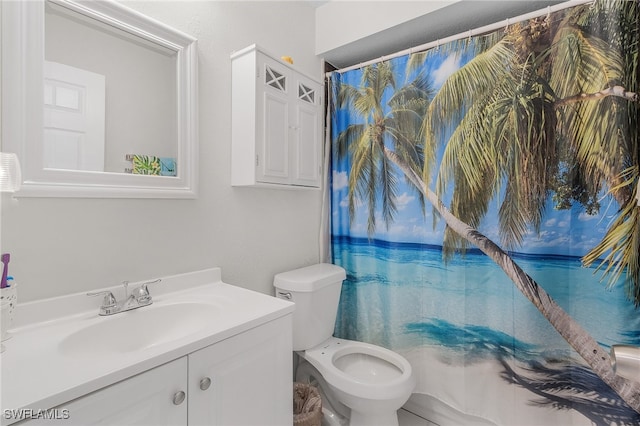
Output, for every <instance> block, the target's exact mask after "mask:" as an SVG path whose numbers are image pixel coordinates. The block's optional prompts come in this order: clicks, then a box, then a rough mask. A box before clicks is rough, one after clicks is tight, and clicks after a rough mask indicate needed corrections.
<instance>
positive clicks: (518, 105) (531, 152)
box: [336, 2, 640, 413]
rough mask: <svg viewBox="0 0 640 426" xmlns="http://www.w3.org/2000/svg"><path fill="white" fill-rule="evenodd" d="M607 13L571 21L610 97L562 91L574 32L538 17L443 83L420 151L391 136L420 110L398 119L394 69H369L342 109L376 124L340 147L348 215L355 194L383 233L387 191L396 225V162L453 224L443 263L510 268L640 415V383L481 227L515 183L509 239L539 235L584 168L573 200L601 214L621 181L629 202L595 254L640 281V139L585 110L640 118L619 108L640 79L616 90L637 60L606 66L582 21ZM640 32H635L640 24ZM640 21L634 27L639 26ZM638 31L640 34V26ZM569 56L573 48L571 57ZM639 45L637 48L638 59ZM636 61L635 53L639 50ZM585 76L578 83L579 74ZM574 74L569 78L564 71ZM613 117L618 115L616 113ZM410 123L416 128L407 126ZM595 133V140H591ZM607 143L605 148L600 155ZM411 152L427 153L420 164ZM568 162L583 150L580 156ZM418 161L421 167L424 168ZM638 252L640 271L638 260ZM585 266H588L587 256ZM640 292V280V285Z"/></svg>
mask: <svg viewBox="0 0 640 426" xmlns="http://www.w3.org/2000/svg"><path fill="white" fill-rule="evenodd" d="M630 3H633V4H634V5H633V6H632V8H633V7H636V6H635V5H636V2H630ZM598 8H599V7H598ZM598 8H591V9H587V10H585V9H584V8H581V9H578V10H576V11H574V13H572V14H569V15H568V17H567V18H566V19H565V24H568V25H571V26H572V29H573V33H571V36H572V37H577V40H580V42H581V43H582V44H580V47H581V48H583V49H585V50H586V51H585V52H583V55H580V58H581V59H582V61H583V63H584V64H585V65H588V66H589V67H590V71H589V72H588V73H587V72H582V75H581V77H582V78H583V79H585V80H590V79H594V76H593V74H592V73H591V72H592V71H593V72H595V71H598V70H599V71H600V72H601V73H604V79H603V80H602V81H600V82H599V83H598V82H595V83H593V85H596V86H597V85H598V84H600V86H602V85H604V87H605V88H604V89H603V88H602V87H600V88H599V89H598V90H594V91H592V92H591V91H585V89H587V88H589V87H591V86H589V85H587V84H586V83H577V86H576V87H577V88H579V89H580V90H575V89H576V87H574V92H571V88H570V87H568V86H567V87H565V88H564V89H563V88H562V87H560V86H554V83H555V80H557V79H560V77H561V76H562V75H563V71H562V68H561V65H560V64H561V63H562V62H561V61H554V60H553V59H554V55H558V56H559V55H561V53H562V49H563V45H564V44H565V43H568V41H567V40H569V36H568V35H567V34H563V32H564V30H563V31H560V30H558V28H564V27H563V25H558V24H555V23H553V22H550V21H549V20H534V21H533V22H531V23H530V25H529V26H526V27H525V26H523V25H517V26H513V27H512V28H510V29H509V31H508V32H507V34H506V35H505V36H504V37H502V38H501V40H500V41H499V42H497V43H494V44H492V43H483V46H482V47H483V48H486V50H484V51H483V52H482V53H480V54H479V55H478V56H476V57H475V58H474V59H473V60H472V61H470V62H469V63H468V64H467V65H466V66H465V67H463V68H461V69H460V70H459V71H457V72H456V73H455V74H454V75H452V76H451V77H450V78H449V79H448V80H447V82H445V83H444V84H443V86H442V88H441V89H440V91H439V92H438V93H437V95H436V96H435V97H434V98H433V100H432V101H431V102H430V104H429V107H428V111H427V113H426V114H425V117H426V119H425V122H424V129H425V140H424V141H423V142H422V143H420V142H419V141H418V140H416V139H413V137H414V136H415V135H416V129H415V126H412V125H407V126H403V127H402V128H403V129H404V131H403V132H398V133H397V134H394V133H393V132H391V131H387V126H388V124H389V123H390V122H392V121H393V120H392V119H393V118H396V117H397V118H399V117H400V114H396V113H395V112H394V108H395V109H397V110H398V111H403V113H402V115H406V116H411V114H410V113H407V112H406V111H404V110H403V108H402V106H401V105H400V103H398V105H396V106H394V107H392V111H391V112H390V113H389V114H388V115H386V116H385V115H384V114H383V107H382V104H381V100H382V95H383V93H384V92H385V90H386V89H388V88H395V81H394V79H393V73H392V72H391V70H390V66H389V65H388V64H386V63H382V64H379V65H378V66H369V67H367V68H366V69H365V70H364V73H363V79H362V85H361V88H360V89H357V88H355V87H352V86H349V85H341V86H340V87H339V92H338V99H337V101H338V105H339V106H344V105H346V104H348V103H351V104H352V105H353V106H354V108H355V110H356V111H357V112H358V113H359V114H360V115H361V116H363V117H365V118H366V124H363V125H352V126H350V127H349V128H348V129H346V130H345V131H344V132H343V133H341V134H340V136H339V137H338V139H337V144H336V148H337V155H338V156H344V155H346V154H347V152H348V150H350V152H351V155H352V158H353V160H352V161H353V167H352V170H351V172H350V177H349V205H350V213H351V215H353V213H354V209H355V207H354V206H355V197H359V198H362V199H366V200H368V203H369V223H368V227H369V231H370V232H373V230H374V229H375V207H376V202H377V195H376V194H377V189H378V188H380V191H381V194H382V195H381V197H382V201H383V218H384V220H385V222H386V223H387V224H388V223H389V222H390V221H392V220H393V213H394V212H395V204H394V198H395V182H396V181H395V178H394V176H393V173H394V170H393V168H391V167H390V163H393V164H395V165H396V166H397V167H398V168H399V169H400V170H401V171H402V173H403V175H404V177H405V179H407V180H408V181H409V182H411V183H412V184H413V186H415V188H417V189H418V190H419V191H420V193H422V194H423V195H424V197H425V198H426V199H427V200H428V201H429V202H430V204H432V206H433V207H434V209H435V210H436V211H437V212H438V214H439V215H440V217H442V218H443V219H444V220H445V222H446V224H447V230H446V236H445V241H444V250H445V255H447V256H448V255H451V253H453V251H454V250H455V249H460V248H462V249H464V248H465V247H466V246H467V245H468V244H473V245H475V246H477V247H478V248H479V249H480V250H481V251H482V252H483V253H485V254H486V255H487V256H489V257H490V258H491V259H492V260H493V261H494V262H495V263H496V264H497V265H498V266H500V267H501V268H502V269H503V271H504V272H505V273H506V274H507V276H509V278H510V279H511V280H512V281H513V282H514V284H515V285H516V287H517V288H518V289H519V290H520V291H521V292H522V293H523V294H524V295H525V296H526V297H527V298H528V299H529V300H530V301H531V302H532V303H533V304H534V305H535V306H536V307H537V308H538V309H539V311H540V312H541V313H542V315H543V316H544V317H545V318H546V319H547V320H548V321H549V322H550V323H551V324H552V325H553V326H554V327H555V328H556V330H557V331H558V332H559V333H560V334H561V335H562V336H563V338H564V339H565V340H566V341H567V342H568V343H569V344H570V345H571V347H573V348H574V349H575V350H576V352H577V353H578V354H579V355H580V356H581V357H582V358H583V359H584V360H585V361H586V362H587V364H588V365H589V366H590V367H591V368H592V369H593V371H594V372H595V373H596V374H597V375H598V376H599V377H600V378H601V379H602V380H603V381H604V382H605V383H607V384H608V385H609V386H610V387H611V388H612V389H613V390H614V391H616V392H617V393H618V394H619V395H620V397H621V398H622V399H623V400H624V401H625V402H626V403H627V404H628V405H629V406H630V407H631V408H633V409H634V410H636V411H637V412H639V413H640V383H638V382H632V381H628V380H626V379H624V378H622V377H619V376H617V375H615V374H614V372H613V370H612V368H611V363H610V358H609V355H608V353H607V352H606V351H604V349H603V348H602V347H601V346H600V345H599V344H598V343H597V342H596V341H595V340H594V339H593V338H592V337H591V336H590V335H589V334H588V333H587V332H586V330H584V329H583V328H582V327H581V326H580V325H579V324H578V323H577V322H576V321H575V320H573V318H571V316H569V315H568V314H567V313H566V312H565V311H564V310H563V309H562V308H560V306H558V305H557V303H556V302H555V301H554V300H553V299H552V298H551V297H550V296H549V295H548V294H547V293H546V292H545V291H544V289H543V288H542V287H540V286H539V285H538V284H537V283H536V282H535V281H534V280H533V279H532V278H531V277H530V276H529V275H527V274H526V273H525V272H524V271H523V270H522V269H521V268H520V267H519V266H518V265H517V264H516V263H515V262H514V261H513V259H511V258H510V257H509V255H508V254H507V253H506V252H505V251H504V250H502V249H501V248H500V247H499V246H498V245H497V244H495V243H494V242H493V241H491V240H490V239H489V238H487V237H486V236H484V235H482V234H481V233H480V232H478V231H477V230H476V229H475V228H476V227H477V226H478V224H479V223H480V220H481V219H482V217H483V216H484V215H485V214H486V212H487V210H488V203H489V201H491V200H492V199H493V198H495V197H496V196H497V195H498V193H499V191H500V189H501V185H505V195H504V199H503V201H502V203H501V208H500V212H499V215H500V225H501V226H500V228H501V238H502V240H503V242H504V243H505V244H506V246H507V247H514V246H516V245H518V243H520V242H521V241H522V238H523V236H524V233H525V232H526V230H527V227H528V226H529V225H532V226H533V227H534V228H535V229H537V228H538V227H539V225H540V221H541V219H542V213H543V209H544V205H545V203H546V200H547V196H548V194H549V192H550V191H551V190H552V189H554V188H559V187H560V186H561V185H560V183H566V182H564V181H563V180H562V179H559V178H558V176H562V172H563V171H565V170H573V169H577V170H578V171H580V172H581V173H579V174H577V175H576V174H574V175H571V176H570V177H571V179H572V180H573V186H574V187H576V190H574V191H569V192H565V193H564V196H565V197H569V198H571V199H574V200H576V201H580V202H583V204H585V206H588V207H590V208H597V205H596V203H597V199H596V197H597V196H598V195H597V194H598V192H599V190H600V189H601V187H602V182H603V181H604V182H607V183H613V185H610V188H611V192H612V194H613V196H614V197H616V199H618V200H620V201H622V202H621V203H620V205H621V206H623V209H622V212H621V214H620V218H622V219H619V222H620V223H618V222H616V223H614V224H613V225H612V229H610V230H609V232H608V234H607V235H606V236H605V238H604V240H603V242H602V243H601V244H600V245H599V246H598V247H596V248H594V250H593V251H592V253H590V255H592V256H593V255H594V254H597V253H601V252H604V251H607V250H610V251H611V253H616V254H613V255H610V256H612V257H611V258H610V260H615V261H616V262H617V263H616V265H618V266H614V267H613V268H614V272H615V273H616V274H618V275H619V274H620V273H621V271H622V270H625V269H629V270H630V269H631V268H633V267H635V268H636V270H635V272H634V271H630V275H631V276H632V279H634V278H633V276H634V273H635V274H636V275H635V276H636V277H637V274H638V272H637V269H638V264H637V253H638V241H640V239H638V238H637V235H638V232H639V231H638V228H640V226H637V225H638V220H637V214H638V213H637V209H632V208H631V207H629V205H630V203H631V201H634V200H633V199H632V197H631V196H630V194H631V193H632V191H630V190H629V187H630V185H631V183H632V182H637V175H638V158H637V156H638V150H637V147H638V145H637V136H635V137H632V138H631V140H620V138H618V137H614V135H618V134H619V133H620V132H619V128H618V127H617V126H616V124H615V123H617V122H619V121H620V120H614V121H613V123H614V124H613V125H609V124H607V123H602V121H603V120H602V119H601V118H600V116H598V115H597V114H596V112H591V109H593V106H591V105H587V106H584V107H582V106H583V105H586V104H587V103H589V102H590V101H592V100H598V102H601V101H600V100H601V99H603V98H604V99H608V102H612V103H614V105H616V108H612V109H613V110H614V111H613V112H611V114H617V115H616V118H620V116H622V115H627V114H628V116H629V117H631V116H632V115H633V114H632V113H631V112H629V111H628V110H627V109H625V108H620V107H621V106H623V105H619V103H620V102H623V103H624V102H629V101H632V102H633V101H637V96H635V98H634V94H633V93H631V92H629V91H628V90H626V89H625V87H627V88H632V87H637V85H634V84H635V83H636V82H635V80H633V81H629V82H626V83H627V86H621V85H618V84H614V83H616V82H620V83H623V81H622V79H623V77H624V76H623V74H624V73H622V72H618V71H620V70H625V71H626V70H627V69H628V68H631V67H632V65H630V64H629V63H631V62H633V59H631V60H629V61H628V62H625V58H624V57H623V58H622V59H621V60H620V61H619V65H618V60H617V59H613V60H612V61H611V63H609V62H608V61H603V58H607V57H608V56H604V55H605V53H608V55H609V56H611V55H612V53H611V52H607V50H606V48H607V46H605V44H604V43H602V42H601V40H600V41H599V40H598V39H597V38H596V37H595V36H594V35H593V34H588V33H587V32H586V31H585V30H584V28H582V27H580V26H579V25H578V24H580V23H582V24H583V25H584V23H585V22H588V21H589V15H593V14H594V13H595V12H594V9H598ZM627 12H632V13H633V11H627ZM635 12H636V13H635V14H631V15H630V16H633V17H635V18H634V19H637V16H638V15H637V11H635ZM621 15H622V14H621ZM598 16H599V15H598ZM593 19H594V18H591V20H593ZM634 22H635V21H634ZM633 25H636V26H637V24H635V23H634V24H633ZM633 25H630V26H629V27H630V28H636V27H633ZM554 27H555V28H554ZM635 31H636V33H635V34H636V35H637V28H636V29H635ZM552 36H553V37H552ZM549 37H552V38H549ZM544 38H547V39H546V40H545V39H544ZM549 40H553V43H551V46H552V47H551V49H549V48H548V47H547V46H549ZM636 40H637V38H636ZM525 47H526V48H525ZM573 47H575V45H574V46H573ZM571 48H572V47H571V46H569V47H565V49H568V50H571ZM637 48H638V45H637V42H636V44H635V49H636V50H635V61H636V63H637V57H638V56H637ZM594 52H598V53H599V56H597V57H596V58H597V60H589V58H588V56H589V55H591V54H593V53H594ZM582 56H585V58H582ZM630 56H632V57H633V54H632V55H630ZM598 60H599V62H600V68H598V63H597V62H598ZM602 63H605V64H606V65H602ZM554 65H555V66H556V69H554ZM636 66H637V65H636ZM576 72H577V73H576V77H575V78H576V79H577V78H578V75H580V72H578V71H577V70H576ZM564 75H565V78H566V74H564ZM595 78H596V79H597V78H599V77H595ZM607 85H608V86H607ZM619 87H622V89H620V88H619ZM569 93H571V94H569ZM609 98H619V99H609ZM609 107H610V108H611V105H609ZM405 109H408V108H405ZM605 109H606V108H605ZM620 110H622V112H620ZM596 111H599V112H602V109H597V108H596ZM589 114H591V115H589ZM636 114H637V112H636ZM418 115H419V113H418ZM606 117H607V118H608V119H611V118H612V115H607V116H606ZM629 117H625V118H626V119H627V121H626V122H629ZM587 118H593V119H596V118H597V119H598V120H594V122H593V123H590V126H591V130H580V129H578V127H579V125H578V124H579V122H582V121H584V120H585V119H587ZM572 120H573V121H572ZM451 122H453V123H458V122H459V124H458V126H457V127H456V129H455V130H454V132H453V134H452V136H451V137H450V139H449V141H448V143H447V145H446V149H445V153H444V158H443V160H442V162H441V166H440V170H439V173H438V180H437V184H436V187H437V191H438V192H439V193H442V192H443V191H444V189H445V188H446V187H447V186H448V185H449V183H450V182H453V184H454V192H453V199H452V202H451V210H449V209H448V208H447V207H446V206H445V205H444V204H443V203H442V202H441V200H440V197H439V196H438V194H436V193H435V192H434V191H432V190H431V189H430V188H429V183H430V176H431V173H432V170H433V165H434V153H435V146H436V144H437V143H438V141H439V140H440V138H441V136H442V134H441V133H439V132H440V131H441V130H440V129H443V128H446V127H447V124H446V123H451ZM410 123H413V121H411V120H410V121H408V122H406V124H410ZM436 123H438V125H437V126H436ZM561 123H568V124H561ZM581 124H584V123H581ZM635 124H637V116H636V117H635V122H633V121H632V125H635ZM594 126H599V127H597V128H596V127H594ZM390 128H391V126H390ZM634 128H637V127H634ZM591 132H596V133H595V135H592V134H591ZM397 135H402V137H398V136H397ZM388 136H392V137H391V138H390V139H389V140H387V141H388V142H391V143H385V140H386V137H388ZM606 136H609V138H608V139H607V138H606ZM560 138H563V139H565V140H566V142H564V143H565V144H567V145H568V146H569V149H568V150H565V151H563V150H562V149H561V148H560V147H561V146H562V145H563V144H561V143H560V140H561V139H560ZM597 141H600V146H599V147H598V146H597V144H596V142H597ZM411 142H412V143H413V144H414V145H415V146H416V147H418V146H422V151H420V150H419V149H418V148H411V147H410V146H409V145H410V144H411ZM603 145H606V146H607V147H608V150H607V151H606V152H607V153H608V154H612V153H614V152H615V153H617V154H621V153H622V154H625V153H627V154H628V157H633V156H634V155H635V159H633V158H626V157H625V158H623V159H622V160H620V159H619V158H618V157H615V158H614V156H612V158H605V159H604V161H601V162H598V161H594V156H595V157H599V156H600V157H601V156H602V152H603V150H602V149H601V148H602V146H603ZM612 145H613V146H612ZM634 147H635V150H634ZM585 150H586V152H585ZM590 150H591V151H590ZM413 152H415V153H417V155H415V156H412V155H411V153H413ZM570 154H574V157H575V159H573V158H572V157H571V155H570ZM420 160H421V161H422V164H421V165H422V169H420V168H419V167H418V166H419V165H420ZM623 167H624V168H623ZM634 167H635V169H634ZM565 176H567V174H565ZM505 182H506V183H505ZM558 193H559V194H560V191H558ZM565 201H566V200H565ZM385 205H386V207H385ZM630 210H634V211H630ZM629 230H631V231H633V232H632V233H631V236H629V234H627V233H625V232H628V231H629ZM621 234H622V235H624V236H627V237H626V238H625V239H623V240H617V241H616V240H615V238H616V236H619V235H621ZM634 238H635V240H634ZM634 244H635V246H634ZM617 253H622V255H621V256H619V255H618V254H617ZM634 254H635V262H636V263H635V264H634V263H633V262H634V260H633V259H632V257H633V255H634ZM592 261H593V260H592ZM586 262H589V258H588V256H587V258H586ZM625 262H627V263H625ZM619 265H622V266H619ZM637 287H638V286H637V281H636V289H637Z"/></svg>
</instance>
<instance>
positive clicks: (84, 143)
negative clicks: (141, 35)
mask: <svg viewBox="0 0 640 426" xmlns="http://www.w3.org/2000/svg"><path fill="white" fill-rule="evenodd" d="M104 123H105V77H104V76H103V75H100V74H96V73H93V72H89V71H85V70H82V69H79V68H74V67H71V66H68V65H64V64H59V63H57V62H49V61H45V66H44V145H43V152H42V157H43V162H44V164H43V166H44V167H45V168H52V169H70V170H94V171H104V139H105V134H104V128H105V127H104V126H105V124H104Z"/></svg>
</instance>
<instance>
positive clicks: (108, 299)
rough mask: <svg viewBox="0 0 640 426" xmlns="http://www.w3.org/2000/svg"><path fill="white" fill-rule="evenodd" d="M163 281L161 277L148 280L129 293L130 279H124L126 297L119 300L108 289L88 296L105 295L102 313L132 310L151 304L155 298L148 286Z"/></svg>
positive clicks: (101, 308)
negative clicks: (152, 296)
mask: <svg viewBox="0 0 640 426" xmlns="http://www.w3.org/2000/svg"><path fill="white" fill-rule="evenodd" d="M160 281H162V280H161V279H160V278H158V279H157V280H153V281H147V282H146V283H143V284H141V285H140V287H138V288H136V289H135V290H133V291H132V292H131V294H129V281H124V282H123V283H122V285H124V299H123V300H121V301H120V302H118V300H117V299H116V298H115V296H114V295H113V293H112V292H111V291H109V290H107V291H97V292H94V293H87V296H104V299H102V306H100V315H101V316H105V315H114V314H118V313H120V312H126V311H130V310H132V309H137V308H141V307H143V306H147V305H151V304H152V303H153V299H152V298H151V294H150V293H149V289H148V288H147V286H148V285H149V284H154V283H159V282H160Z"/></svg>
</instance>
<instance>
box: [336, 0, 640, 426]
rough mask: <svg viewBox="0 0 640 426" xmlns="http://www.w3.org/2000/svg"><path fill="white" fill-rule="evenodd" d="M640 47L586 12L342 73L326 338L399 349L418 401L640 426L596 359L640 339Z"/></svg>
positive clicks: (595, 10) (610, 14)
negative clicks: (335, 286) (340, 278)
mask: <svg viewBox="0 0 640 426" xmlns="http://www.w3.org/2000/svg"><path fill="white" fill-rule="evenodd" d="M638 44H639V35H638V3H637V2H635V1H607V2H597V3H594V4H588V5H582V6H576V7H573V8H571V9H567V10H564V11H561V12H555V13H553V14H551V15H548V16H542V17H540V18H537V19H532V20H530V21H527V22H520V23H514V24H512V25H510V26H509V27H508V28H506V29H505V30H501V31H497V32H494V33H492V34H485V35H482V36H478V37H473V38H470V39H466V40H460V41H458V42H454V43H450V44H448V45H445V46H440V47H438V48H435V49H432V50H430V51H427V52H424V53H420V54H414V55H412V56H411V57H403V58H398V59H396V60H393V61H388V62H381V63H378V64H375V65H371V66H368V67H366V68H364V69H362V70H358V71H352V72H349V73H345V74H342V75H336V76H335V77H334V84H333V87H332V90H333V93H334V94H335V108H334V122H333V147H334V151H333V153H334V161H333V168H334V169H333V199H332V203H333V225H332V234H333V236H332V241H333V255H334V262H335V263H337V264H341V265H343V266H344V267H345V268H346V269H347V271H348V279H347V281H346V282H345V285H344V286H343V296H342V299H341V307H340V311H339V319H338V323H337V325H336V333H337V335H340V336H342V337H347V338H355V339H359V340H367V341H372V342H374V343H377V344H382V345H385V346H388V347H391V348H393V349H396V350H398V351H400V352H401V353H404V354H405V355H406V356H407V357H408V358H409V359H410V360H411V361H412V365H413V366H414V369H415V370H416V371H417V373H418V374H419V375H420V376H419V383H418V389H417V392H416V395H415V396H414V397H413V398H412V401H413V402H414V405H415V406H418V407H420V406H421V405H422V406H426V405H428V404H433V403H434V402H433V401H434V400H437V401H438V403H443V404H447V405H449V406H451V407H453V408H454V409H456V410H458V411H461V412H464V413H467V414H468V415H471V416H476V417H474V418H476V420H477V419H486V420H487V421H490V422H496V423H498V424H545V423H544V421H542V420H541V417H540V413H546V414H545V415H548V416H551V417H549V419H548V420H549V421H552V422H553V421H560V420H558V419H560V418H562V416H565V417H566V418H564V420H562V421H569V420H570V421H571V422H572V424H581V423H580V421H581V420H583V421H584V424H590V422H591V423H596V424H610V423H611V422H616V423H617V424H640V415H639V414H638V413H639V412H640V383H637V382H632V381H628V380H625V379H623V378H621V377H619V376H616V375H615V374H614V373H613V371H612V369H611V364H610V359H609V355H608V350H609V347H610V345H612V344H615V343H627V344H636V345H638V344H640V315H639V314H638V311H637V310H636V309H635V306H637V305H638V304H639V303H640V275H639V274H640V266H639V265H638V248H639V245H640V226H639V224H638V213H639V209H638V207H637V204H636V200H635V198H634V191H635V188H636V187H637V185H638V175H639V167H640V160H639V158H638V157H639V153H638V132H637V121H638V95H637V93H638V84H637V83H638V82H637V78H638ZM427 206H430V208H428V207H427ZM496 242H497V243H499V245H498V244H497V243H496ZM498 268H499V269H498ZM500 270H501V271H500ZM514 285H515V287H514ZM605 287H606V288H605ZM491 303H495V305H491ZM552 327H553V328H552ZM554 329H555V330H554ZM488 360H491V362H489V361H488ZM434 364H435V365H434ZM437 365H439V367H438V366H437ZM460 366H464V370H463V371H464V373H461V372H460V371H461V370H460ZM446 372H449V373H450V376H447V375H446V374H447V373H446ZM486 380H490V381H491V383H492V385H490V386H489V388H490V389H494V388H495V389H494V390H495V391H496V393H495V395H494V396H493V397H492V396H491V395H492V394H491V393H490V392H486V389H487V388H486V386H487V385H486V383H485V382H486ZM430 381H432V382H434V384H430V383H429V382H430ZM505 386H507V388H505ZM448 387H451V389H450V392H449V391H448V390H447V389H448ZM439 388H443V389H444V390H443V391H442V392H440V391H439ZM505 389H507V390H505ZM505 392H506V394H507V395H509V398H512V399H513V402H514V404H515V405H513V406H512V405H511V404H506V406H509V407H511V409H510V410H507V409H505V403H504V398H505ZM523 392H525V393H524V394H523ZM439 393H441V394H439ZM442 394H446V395H445V396H443V395H442ZM465 394H468V397H465V396H464V395H465ZM523 395H524V396H523ZM425 401H431V402H428V403H427V402H425ZM492 405H493V406H495V408H491V407H492ZM523 409H526V410H525V411H527V413H530V415H531V416H532V417H531V418H530V419H523V417H522V415H523V414H522V412H523ZM567 409H571V410H567ZM536 410H537V411H536ZM426 411H428V410H426ZM510 412H512V413H518V415H517V417H510V416H515V415H516V414H509V413H510ZM549 412H552V414H549ZM533 416H535V417H533ZM554 416H560V417H557V418H556V417H554ZM516 419H517V423H514V421H515V420H516ZM567 419H569V420H567ZM547 424H548V423H547Z"/></svg>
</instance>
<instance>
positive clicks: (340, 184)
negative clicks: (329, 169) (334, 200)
mask: <svg viewBox="0 0 640 426" xmlns="http://www.w3.org/2000/svg"><path fill="white" fill-rule="evenodd" d="M348 185H349V179H348V178H347V172H336V171H335V170H334V171H333V190H334V191H338V190H340V189H342V188H346V187H347V186H348Z"/></svg>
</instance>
